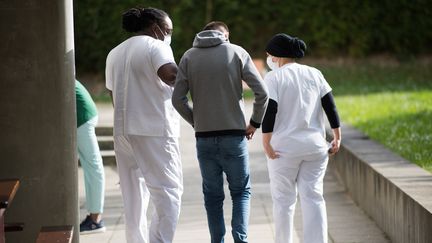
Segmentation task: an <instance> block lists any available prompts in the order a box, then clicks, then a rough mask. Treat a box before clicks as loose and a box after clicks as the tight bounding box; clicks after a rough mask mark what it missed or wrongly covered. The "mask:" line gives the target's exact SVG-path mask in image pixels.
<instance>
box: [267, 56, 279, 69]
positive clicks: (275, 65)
mask: <svg viewBox="0 0 432 243" xmlns="http://www.w3.org/2000/svg"><path fill="white" fill-rule="evenodd" d="M267 65H268V66H269V68H270V69H271V70H275V69H278V68H279V64H278V63H277V62H273V61H272V57H271V56H268V57H267Z"/></svg>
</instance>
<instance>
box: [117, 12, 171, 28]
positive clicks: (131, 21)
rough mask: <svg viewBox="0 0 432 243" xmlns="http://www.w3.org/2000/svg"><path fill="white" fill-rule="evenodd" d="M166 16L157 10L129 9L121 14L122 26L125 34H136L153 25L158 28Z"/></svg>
mask: <svg viewBox="0 0 432 243" xmlns="http://www.w3.org/2000/svg"><path fill="white" fill-rule="evenodd" d="M166 17H168V14H167V13H165V12H164V11H163V10H160V9H157V8H151V7H149V8H140V7H135V8H131V9H129V10H128V11H126V12H124V13H123V16H122V25H123V29H124V30H126V31H127V32H138V31H141V30H145V29H147V28H148V27H150V26H151V25H153V24H154V23H156V24H157V25H159V26H162V24H163V23H164V21H165V18H166Z"/></svg>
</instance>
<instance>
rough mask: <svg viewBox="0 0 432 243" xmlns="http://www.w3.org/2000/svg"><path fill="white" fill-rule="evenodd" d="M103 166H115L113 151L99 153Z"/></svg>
mask: <svg viewBox="0 0 432 243" xmlns="http://www.w3.org/2000/svg"><path fill="white" fill-rule="evenodd" d="M101 155H102V160H103V164H104V165H105V166H116V165H117V164H116V160H115V153H114V151H113V150H105V151H104V150H102V151H101Z"/></svg>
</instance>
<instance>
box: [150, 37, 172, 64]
mask: <svg viewBox="0 0 432 243" xmlns="http://www.w3.org/2000/svg"><path fill="white" fill-rule="evenodd" d="M150 57H151V62H152V64H153V68H154V70H155V72H157V71H158V70H159V68H160V67H162V66H163V65H165V64H168V63H175V60H174V55H173V52H172V50H171V47H170V46H168V45H167V44H165V43H163V42H162V41H155V42H154V45H153V46H152V48H151V50H150Z"/></svg>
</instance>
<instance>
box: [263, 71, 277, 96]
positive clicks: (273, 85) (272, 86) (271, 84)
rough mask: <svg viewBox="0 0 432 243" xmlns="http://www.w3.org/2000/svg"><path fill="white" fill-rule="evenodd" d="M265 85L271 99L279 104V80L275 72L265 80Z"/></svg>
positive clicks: (269, 74) (270, 73)
mask: <svg viewBox="0 0 432 243" xmlns="http://www.w3.org/2000/svg"><path fill="white" fill-rule="evenodd" d="M264 83H265V84H266V85H267V89H268V95H269V99H272V100H274V101H276V102H279V101H278V99H279V97H278V93H277V90H278V88H277V80H276V78H275V75H274V73H273V72H269V73H267V75H266V76H265V78H264Z"/></svg>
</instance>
